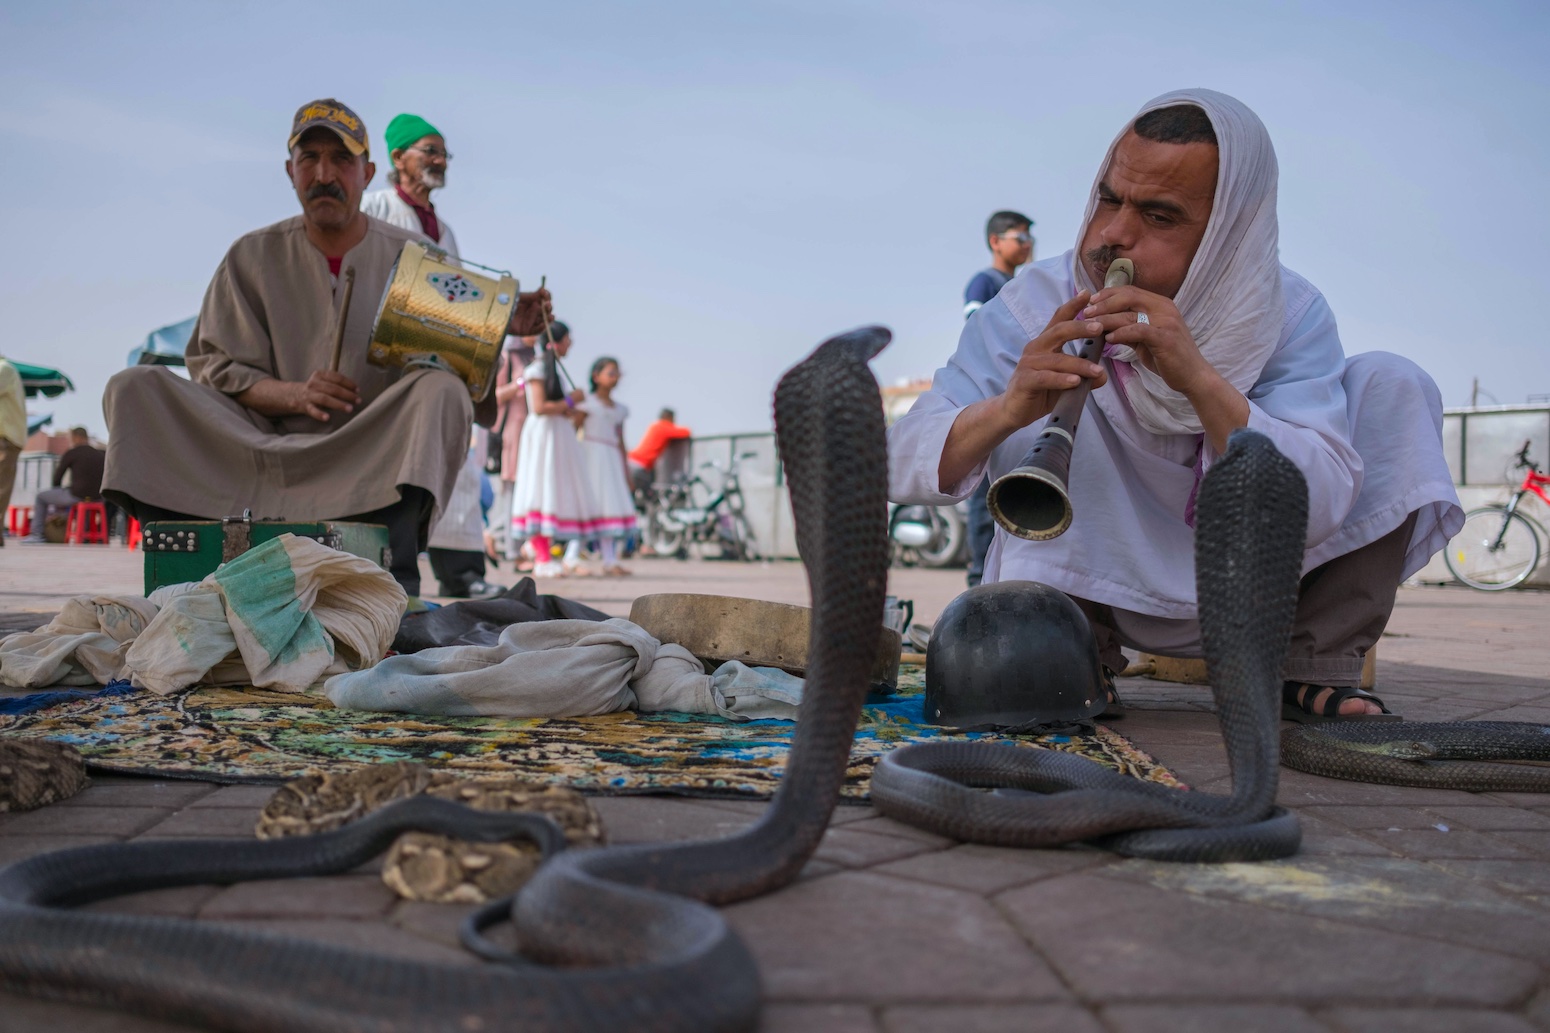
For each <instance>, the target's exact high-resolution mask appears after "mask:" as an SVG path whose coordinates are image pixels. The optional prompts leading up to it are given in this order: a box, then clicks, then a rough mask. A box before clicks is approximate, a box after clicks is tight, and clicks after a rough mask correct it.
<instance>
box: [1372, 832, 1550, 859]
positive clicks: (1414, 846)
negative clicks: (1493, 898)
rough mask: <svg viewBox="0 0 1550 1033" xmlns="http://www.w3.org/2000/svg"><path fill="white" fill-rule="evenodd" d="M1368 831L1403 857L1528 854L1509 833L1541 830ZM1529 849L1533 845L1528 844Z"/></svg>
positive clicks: (1373, 838)
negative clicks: (1515, 843)
mask: <svg viewBox="0 0 1550 1033" xmlns="http://www.w3.org/2000/svg"><path fill="white" fill-rule="evenodd" d="M1367 835H1368V836H1369V837H1370V838H1371V839H1372V841H1373V842H1374V843H1377V844H1378V845H1379V846H1383V847H1387V848H1388V849H1390V850H1393V851H1394V852H1395V853H1399V854H1403V855H1405V856H1406V857H1423V858H1424V857H1478V858H1485V857H1527V856H1528V855H1529V850H1527V849H1524V848H1521V847H1518V846H1515V845H1514V844H1513V843H1511V842H1510V841H1508V838H1507V837H1509V836H1543V835H1544V833H1540V832H1500V833H1484V832H1471V831H1469V830H1468V829H1455V828H1451V827H1450V828H1449V829H1448V831H1447V832H1443V831H1441V830H1440V829H1435V828H1429V829H1401V830H1400V831H1398V832H1390V831H1389V830H1388V829H1372V830H1370V831H1369V832H1368V833H1367ZM1530 849H1532V848H1530Z"/></svg>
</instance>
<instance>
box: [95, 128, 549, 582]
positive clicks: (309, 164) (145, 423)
mask: <svg viewBox="0 0 1550 1033" xmlns="http://www.w3.org/2000/svg"><path fill="white" fill-rule="evenodd" d="M288 146H289V149H290V156H289V158H288V159H287V161H286V163H285V169H286V173H287V174H288V175H289V177H290V180H291V184H292V186H293V187H294V189H295V191H296V197H297V200H299V201H300V202H301V209H302V213H301V214H300V215H299V216H295V217H293V218H290V219H286V220H284V221H283V222H278V223H276V224H275V225H273V226H269V227H266V228H264V229H261V230H256V231H254V232H252V233H249V234H248V235H246V236H244V237H242V238H241V239H239V240H238V241H237V242H236V243H235V244H233V245H232V247H231V250H229V251H228V252H227V253H226V257H225V259H224V260H223V261H222V262H221V265H220V267H219V268H218V269H216V271H215V278H214V279H213V280H211V282H210V287H209V289H208V290H207V291H206V293H205V299H204V304H203V306H202V307H201V308H200V311H199V320H198V323H197V324H196V325H195V327H194V331H193V336H192V337H191V338H190V339H189V343H188V351H187V356H188V371H189V375H190V377H191V378H192V379H191V381H190V380H183V379H181V378H179V377H176V376H173V375H172V374H171V373H170V372H168V371H167V370H164V369H161V368H158V367H151V366H140V367H135V368H132V369H127V370H124V371H122V372H120V373H118V374H117V375H116V376H114V377H113V379H112V380H110V381H109V382H108V388H107V392H106V394H105V395H104V397H103V411H104V413H105V414H106V416H107V420H108V433H109V436H108V456H107V471H106V474H105V477H104V483H103V494H104V495H105V496H107V497H108V498H109V499H111V500H112V501H114V502H116V503H118V504H119V505H122V506H124V507H125V508H126V509H127V510H128V511H129V513H130V514H131V515H132V516H135V517H137V518H138V519H139V520H141V521H142V522H144V521H147V520H156V519H177V518H188V517H193V518H199V519H219V518H221V517H225V516H232V515H237V514H241V513H243V512H244V511H251V513H252V515H253V518H254V519H256V520H288V521H313V520H359V521H366V522H370V523H378V524H385V525H386V526H387V528H388V535H389V546H390V548H391V550H392V573H393V576H394V577H395V578H396V579H397V580H398V582H399V584H401V585H402V586H403V587H404V590H405V591H406V592H408V593H409V595H411V596H417V595H419V593H420V575H419V565H418V557H419V553H420V552H421V550H423V549H424V548H425V544H426V538H427V534H428V529H429V527H430V524H431V522H432V520H433V518H434V517H435V516H436V514H438V513H439V512H440V510H441V509H442V508H443V507H444V506H445V505H446V502H447V499H448V497H449V496H450V495H451V493H452V487H453V484H454V482H455V481H456V480H457V473H458V469H459V468H460V467H461V466H462V464H463V456H464V454H465V453H466V451H467V449H468V435H469V429H470V426H471V421H472V418H473V416H474V411H473V405H472V403H471V402H470V400H469V396H468V390H467V388H466V387H465V386H464V384H463V382H462V381H461V380H459V379H458V378H457V377H454V376H453V375H451V374H450V373H446V372H443V371H441V370H427V369H415V370H409V371H399V370H388V369H382V368H380V367H377V366H372V365H369V364H368V363H367V361H366V349H367V345H368V342H369V340H370V338H371V332H372V324H373V320H374V319H375V318H376V312H377V304H378V300H379V299H380V298H381V297H382V295H383V291H384V288H385V287H386V285H387V282H388V277H389V275H390V273H391V271H392V268H393V263H394V261H395V259H397V258H398V256H399V253H400V251H401V250H402V249H403V245H404V242H405V241H408V240H414V239H418V238H417V235H416V234H412V233H410V232H408V231H406V230H401V229H397V228H396V227H393V226H389V225H388V224H387V223H384V222H379V221H378V220H376V219H372V218H369V217H367V216H366V215H365V214H363V213H362V212H361V210H360V202H361V194H362V192H363V191H364V190H365V189H366V185H367V184H368V183H369V182H371V178H372V176H373V175H374V174H375V172H376V166H375V165H373V164H372V162H371V159H370V153H369V150H368V142H367V137H366V128H365V126H364V125H363V124H362V122H361V120H360V118H359V117H358V116H356V114H355V113H354V112H352V111H351V110H350V109H349V108H347V107H345V106H344V105H342V104H340V103H339V102H338V101H335V100H320V101H314V102H313V103H311V104H307V105H304V106H303V107H302V108H301V109H300V110H299V111H297V113H296V117H295V119H294V121H293V123H292V127H291V136H290V140H289V144H288ZM347 267H353V268H354V269H355V289H354V292H353V294H352V298H351V304H350V308H349V312H348V313H347V314H346V320H345V329H344V339H343V340H344V347H343V352H342V356H343V357H342V359H341V361H340V368H339V370H338V371H337V372H333V371H330V370H329V368H328V367H329V365H330V360H331V357H332V351H333V337H334V328H335V325H336V323H337V321H338V312H337V308H338V305H339V304H340V299H341V293H342V288H343V283H344V280H343V277H342V275H341V273H342V270H343V269H344V268H347ZM546 298H547V292H538V293H532V294H523V295H521V299H520V301H519V304H518V306H517V312H516V315H515V316H514V317H513V320H512V329H513V332H520V333H531V332H535V329H534V328H535V327H537V326H541V324H542V318H543V313H542V311H541V308H546V307H547V302H546V301H545V300H544V299H546ZM483 415H484V414H483V413H481V416H483ZM489 415H490V416H492V417H493V415H494V411H493V407H492V408H491V411H490V413H489Z"/></svg>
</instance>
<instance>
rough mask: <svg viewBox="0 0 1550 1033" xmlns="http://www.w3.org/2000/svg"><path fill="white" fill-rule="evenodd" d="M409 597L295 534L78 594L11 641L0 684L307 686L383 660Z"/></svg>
mask: <svg viewBox="0 0 1550 1033" xmlns="http://www.w3.org/2000/svg"><path fill="white" fill-rule="evenodd" d="M404 602H405V596H404V590H403V589H402V588H400V587H399V585H398V582H396V581H394V580H393V578H392V577H391V576H390V575H389V574H388V573H387V571H385V570H382V569H381V568H379V567H377V566H376V565H375V564H373V563H371V562H370V561H368V560H364V559H361V558H360V557H359V556H351V555H349V554H348V553H343V552H339V551H337V550H334V549H330V548H329V547H328V546H326V545H320V544H319V543H317V542H315V541H313V540H312V539H310V538H297V537H296V536H295V535H290V534H285V535H281V536H280V537H278V538H275V539H272V540H270V541H267V542H265V543H263V544H262V545H259V546H257V547H256V548H253V549H250V550H248V551H247V552H245V553H243V554H242V555H241V556H238V557H237V558H236V559H234V560H232V561H231V562H230V563H227V564H225V565H224V566H222V567H221V568H220V569H219V570H217V571H216V572H215V573H214V574H211V575H210V576H209V577H207V578H205V579H204V580H203V581H200V582H198V583H194V584H183V585H169V586H167V587H166V588H160V589H157V590H156V591H155V592H153V593H151V595H150V597H149V598H145V599H141V598H136V597H132V596H124V597H108V596H96V597H93V596H79V597H77V598H75V599H72V600H71V601H70V602H68V603H67V604H65V607H64V609H63V610H61V611H60V614H59V616H58V617H56V618H55V619H54V620H53V621H52V622H51V623H49V624H47V625H45V626H44V627H41V628H39V629H38V630H37V631H33V632H29V633H27V634H23V635H12V636H11V637H9V638H7V639H5V640H4V641H3V642H0V684H6V685H15V686H20V687H23V688H38V687H42V686H46V685H90V684H93V683H102V684H105V683H107V682H109V681H114V680H118V679H129V680H130V681H132V682H133V683H134V685H135V686H136V687H137V688H145V689H150V690H151V691H153V692H159V693H162V694H166V693H171V692H176V691H178V690H180V689H186V688H188V687H189V686H191V685H197V684H201V683H203V684H214V685H234V684H240V685H256V686H260V687H263V688H270V689H278V690H280V691H284V692H302V691H304V690H306V688H307V687H308V686H310V685H311V684H313V683H314V682H316V681H319V680H320V679H322V678H325V677H327V676H328V675H330V674H338V673H341V672H343V671H348V670H353V669H356V668H359V667H364V666H370V665H371V664H373V663H375V662H376V661H377V660H378V659H379V658H380V657H381V656H382V654H383V653H385V652H387V650H388V648H389V647H390V646H391V645H392V643H393V636H394V635H395V634H396V633H397V631H398V619H399V617H400V616H402V614H403V612H404Z"/></svg>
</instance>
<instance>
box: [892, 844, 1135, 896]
mask: <svg viewBox="0 0 1550 1033" xmlns="http://www.w3.org/2000/svg"><path fill="white" fill-rule="evenodd" d="M1112 860H1113V855H1112V854H1109V853H1107V852H1104V851H1101V850H1087V849H1083V848H1080V847H1073V848H1069V849H1064V850H1011V849H1007V848H1005V847H993V846H980V845H979V844H977V843H964V844H962V845H960V846H956V847H953V848H952V849H950V850H938V851H933V852H931V853H928V854H918V855H916V856H915V857H907V858H905V859H903V860H902V861H890V862H888V863H886V864H880V865H878V866H877V867H876V868H874V869H873V871H876V872H881V873H883V874H885V875H894V876H898V877H900V878H905V879H917V880H919V881H921V882H930V883H935V884H936V885H938V886H951V887H954V888H956V889H962V890H969V891H970V892H972V893H980V894H990V893H998V892H1000V891H1001V890H1004V889H1009V888H1011V887H1013V886H1022V885H1026V884H1027V883H1030V882H1033V881H1034V880H1036V879H1045V878H1048V877H1050V876H1051V875H1063V874H1065V873H1066V872H1072V871H1079V870H1081V869H1083V868H1090V867H1092V866H1094V865H1100V864H1108V863H1109V862H1110V861H1112Z"/></svg>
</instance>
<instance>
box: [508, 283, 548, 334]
mask: <svg viewBox="0 0 1550 1033" xmlns="http://www.w3.org/2000/svg"><path fill="white" fill-rule="evenodd" d="M552 322H554V306H553V305H551V304H550V297H549V291H548V289H547V288H543V287H540V288H539V289H538V290H536V291H522V292H521V293H519V294H518V295H517V307H516V309H515V310H514V311H513V312H512V313H511V321H510V322H509V323H508V324H507V325H506V332H507V333H508V334H513V335H515V336H517V337H532V336H534V335H535V334H541V333H543V332H544V326H545V325H546V324H547V323H552Z"/></svg>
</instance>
